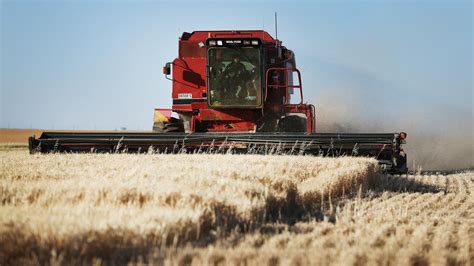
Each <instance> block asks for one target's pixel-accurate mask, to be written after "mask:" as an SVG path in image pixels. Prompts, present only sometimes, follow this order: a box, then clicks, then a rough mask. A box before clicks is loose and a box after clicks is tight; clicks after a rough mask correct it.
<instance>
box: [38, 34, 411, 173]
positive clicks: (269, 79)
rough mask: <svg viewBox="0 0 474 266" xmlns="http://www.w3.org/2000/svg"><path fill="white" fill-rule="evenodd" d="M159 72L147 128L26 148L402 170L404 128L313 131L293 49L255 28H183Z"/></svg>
mask: <svg viewBox="0 0 474 266" xmlns="http://www.w3.org/2000/svg"><path fill="white" fill-rule="evenodd" d="M163 74H164V75H165V77H166V78H167V79H169V80H171V82H172V84H173V89H172V98H173V106H172V108H171V109H155V115H154V125H153V132H150V133H127V132H107V133H96V132H80V133H79V132H77V133H75V132H68V133H64V132H62V133H59V132H44V133H43V134H42V135H41V136H40V138H35V137H34V136H33V137H30V139H29V148H30V152H31V153H34V152H52V151H65V152H90V151H94V152H118V151H123V152H146V151H150V150H154V151H156V150H158V151H159V152H201V151H206V152H209V151H212V152H232V153H264V154H269V153H272V154H311V155H321V156H341V155H348V156H370V157H375V158H377V159H378V160H379V163H380V165H381V166H382V167H381V168H382V169H385V170H386V171H389V172H392V173H405V172H407V165H406V162H407V160H406V154H405V153H404V152H403V149H402V148H401V145H402V144H403V143H404V141H405V138H406V133H403V132H402V133H368V134H360V133H358V134H348V133H316V126H315V123H316V119H315V107H314V106H313V105H312V104H307V103H304V100H303V90H302V88H303V87H302V84H301V74H300V72H299V70H298V69H297V68H296V61H295V55H294V53H293V52H292V51H291V50H289V49H287V48H286V47H284V46H282V43H281V41H279V40H278V39H274V38H273V37H272V36H270V35H269V34H268V33H267V32H265V31H261V30H241V31H195V32H193V33H187V32H185V33H183V35H182V36H181V38H180V40H179V56H178V58H176V59H175V60H174V61H173V62H169V63H166V65H165V67H163Z"/></svg>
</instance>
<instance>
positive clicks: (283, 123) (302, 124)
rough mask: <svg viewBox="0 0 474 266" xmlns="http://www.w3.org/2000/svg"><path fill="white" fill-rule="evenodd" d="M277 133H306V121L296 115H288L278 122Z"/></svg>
mask: <svg viewBox="0 0 474 266" xmlns="http://www.w3.org/2000/svg"><path fill="white" fill-rule="evenodd" d="M278 131H279V132H306V119H305V118H303V117H300V116H296V115H289V116H285V117H283V118H281V119H280V120H279V121H278Z"/></svg>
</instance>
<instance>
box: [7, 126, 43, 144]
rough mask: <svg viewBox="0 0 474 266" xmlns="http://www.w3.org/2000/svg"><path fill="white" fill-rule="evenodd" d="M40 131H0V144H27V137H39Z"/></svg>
mask: <svg viewBox="0 0 474 266" xmlns="http://www.w3.org/2000/svg"><path fill="white" fill-rule="evenodd" d="M41 132H43V130H41V129H5V128H2V129H0V143H3V144H8V143H11V144H27V143H28V137H29V136H32V135H36V136H39V135H41Z"/></svg>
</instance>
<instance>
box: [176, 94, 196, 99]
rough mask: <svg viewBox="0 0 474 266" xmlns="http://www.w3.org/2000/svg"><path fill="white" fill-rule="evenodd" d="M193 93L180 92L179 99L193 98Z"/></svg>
mask: <svg viewBox="0 0 474 266" xmlns="http://www.w3.org/2000/svg"><path fill="white" fill-rule="evenodd" d="M192 98H193V95H192V94H191V93H178V99H192Z"/></svg>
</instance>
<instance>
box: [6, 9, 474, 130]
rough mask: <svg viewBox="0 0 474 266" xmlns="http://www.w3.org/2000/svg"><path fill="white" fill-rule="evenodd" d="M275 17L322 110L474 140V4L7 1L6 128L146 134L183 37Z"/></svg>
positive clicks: (165, 97)
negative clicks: (447, 129)
mask: <svg viewBox="0 0 474 266" xmlns="http://www.w3.org/2000/svg"><path fill="white" fill-rule="evenodd" d="M237 3H238V4H237ZM274 11H277V12H278V18H279V30H278V37H279V39H281V40H282V41H283V44H284V45H285V46H287V47H288V48H290V49H292V50H293V51H294V52H295V54H296V60H297V66H298V68H299V69H300V70H301V73H302V79H303V82H302V83H303V86H304V90H305V91H304V93H305V100H307V101H308V102H312V103H316V104H317V108H318V109H319V110H335V111H333V112H338V113H341V114H342V111H338V109H334V108H331V107H334V106H339V105H341V108H340V109H341V110H345V112H346V113H350V114H351V115H350V116H349V117H350V119H354V120H360V121H363V120H368V121H375V120H383V121H384V122H383V123H382V124H384V125H387V124H388V125H390V126H385V128H384V129H386V130H392V129H393V130H395V129H396V128H395V127H397V128H399V127H404V125H407V127H409V126H410V125H411V126H413V124H418V123H424V124H426V125H428V126H429V127H432V128H434V127H439V126H440V124H443V123H447V122H449V121H452V120H453V119H457V118H459V117H463V118H466V119H467V120H466V119H464V120H462V121H458V122H457V123H458V124H457V125H458V130H467V131H470V132H471V134H472V126H473V123H472V112H473V107H472V100H473V97H472V90H473V86H472V85H473V78H472V77H473V69H472V62H473V54H472V11H473V6H472V3H471V2H470V1H434V2H433V1H416V2H415V1H389V2H386V1H335V2H332V1H327V2H317V1H316V2H312V1H311V2H285V1H278V2H270V1H268V2H258V1H238V2H236V1H232V2H230V3H223V2H205V1H199V2H180V1H173V2H171V1H163V2H153V1H133V2H132V1H2V4H1V96H0V97H1V98H0V100H1V111H0V127H10V128H30V127H32V128H50V129H51V128H54V129H73V128H74V129H116V128H120V127H126V128H128V129H141V130H148V129H151V127H152V117H153V108H155V107H170V106H171V83H170V82H169V81H168V80H166V79H165V78H164V77H163V75H162V74H161V67H162V65H163V64H164V63H165V62H168V61H172V59H173V58H175V57H176V56H177V41H178V37H179V36H180V35H181V33H182V32H183V31H193V30H206V29H210V30H216V29H262V28H263V29H265V30H267V31H269V32H270V33H271V34H272V35H274V28H273V13H274ZM342 105H344V108H343V107H342ZM322 113H323V114H324V112H322ZM326 114H327V111H326ZM400 116H403V117H405V118H404V119H400ZM336 117H337V116H336ZM413 117H416V119H414V118H413ZM322 119H324V116H323V118H322ZM392 119H393V120H395V119H397V120H398V121H397V122H396V123H393V124H391V123H387V122H386V121H387V120H392ZM328 120H329V119H328V115H326V121H328ZM395 125H396V126H395Z"/></svg>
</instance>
